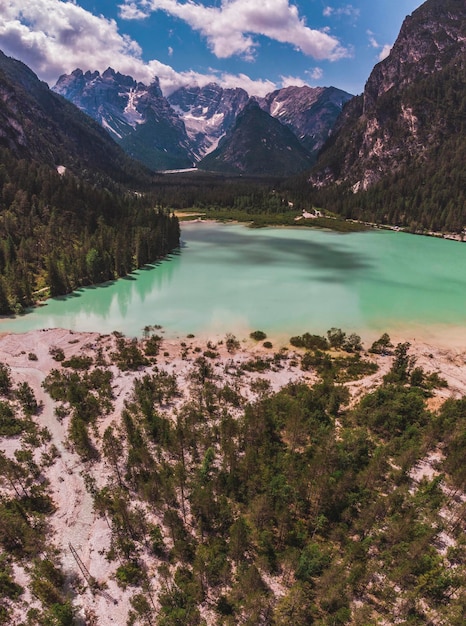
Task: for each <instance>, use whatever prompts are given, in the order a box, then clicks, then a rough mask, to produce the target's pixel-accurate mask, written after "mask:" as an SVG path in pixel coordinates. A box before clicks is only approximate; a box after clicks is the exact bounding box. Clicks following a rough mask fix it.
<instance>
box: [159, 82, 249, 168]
mask: <svg viewBox="0 0 466 626" xmlns="http://www.w3.org/2000/svg"><path fill="white" fill-rule="evenodd" d="M248 99H249V96H248V94H247V92H246V91H244V89H223V88H222V87H220V86H219V85H217V84H216V83H209V84H208V85H206V86H205V87H181V88H180V89H178V90H177V91H175V92H174V93H172V94H171V95H170V96H168V102H169V103H170V105H171V106H172V108H173V109H174V111H176V113H177V114H178V115H179V116H180V118H181V119H182V120H183V122H184V124H185V126H186V130H187V133H188V136H189V138H190V141H191V146H192V150H193V152H194V153H195V155H196V158H197V159H201V158H202V157H203V156H205V155H206V154H208V153H209V152H212V151H213V150H215V148H216V147H217V145H218V142H219V140H220V139H221V138H222V137H223V136H224V135H225V133H227V132H228V131H229V130H230V128H231V127H232V126H233V125H234V123H235V120H236V118H237V116H238V114H239V113H241V111H242V110H243V109H244V107H245V106H246V103H247V102H248Z"/></svg>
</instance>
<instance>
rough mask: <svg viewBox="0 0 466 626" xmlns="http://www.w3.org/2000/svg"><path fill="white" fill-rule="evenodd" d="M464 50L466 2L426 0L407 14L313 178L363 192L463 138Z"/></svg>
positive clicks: (348, 108) (345, 115) (349, 107)
mask: <svg viewBox="0 0 466 626" xmlns="http://www.w3.org/2000/svg"><path fill="white" fill-rule="evenodd" d="M465 51H466V4H465V3H464V0H427V2H425V3H424V4H423V5H422V6H421V7H419V8H418V9H417V10H416V11H414V13H413V14H412V15H411V16H409V17H407V18H406V20H405V21H404V23H403V26H402V28H401V31H400V34H399V36H398V38H397V40H396V43H395V45H394V46H393V49H392V51H391V54H390V55H389V56H388V57H387V58H386V59H385V60H384V61H382V62H381V63H379V64H378V65H376V66H375V68H374V70H373V71H372V73H371V75H370V77H369V80H368V81H367V84H366V87H365V90H364V93H363V95H362V96H360V97H357V98H355V99H353V100H352V101H351V102H350V103H349V104H348V105H347V106H346V107H345V110H344V112H343V115H342V117H341V118H340V120H339V122H338V127H337V128H336V129H335V131H336V132H335V133H334V135H333V137H332V138H331V140H330V141H329V143H328V144H327V146H326V147H325V149H324V151H323V153H322V155H321V157H320V160H319V163H318V166H317V168H316V170H315V171H314V173H313V175H312V181H313V182H314V183H315V184H318V185H328V184H330V183H335V182H336V183H338V184H341V183H348V184H350V185H351V186H352V187H353V191H358V190H361V189H362V190H364V189H367V188H369V187H371V186H372V185H374V184H375V183H376V182H377V181H380V180H382V179H383V178H384V177H386V176H387V175H389V174H391V173H393V172H395V171H400V172H401V171H407V168H412V167H418V166H422V165H423V164H427V163H429V160H431V159H435V158H436V151H438V150H439V149H440V148H441V147H443V146H444V145H445V142H448V141H451V140H452V139H455V140H456V138H457V137H458V136H459V135H460V136H461V135H462V136H463V137H464V136H465V134H464V115H465V99H464V95H465V89H466V79H465V59H466V54H465ZM407 175H409V174H407Z"/></svg>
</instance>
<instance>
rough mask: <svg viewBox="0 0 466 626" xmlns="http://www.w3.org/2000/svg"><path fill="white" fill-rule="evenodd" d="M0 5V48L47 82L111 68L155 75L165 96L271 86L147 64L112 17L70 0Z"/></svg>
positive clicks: (142, 76)
mask: <svg viewBox="0 0 466 626" xmlns="http://www.w3.org/2000/svg"><path fill="white" fill-rule="evenodd" d="M0 3H1V14H2V20H1V21H0V48H1V49H2V50H3V52H4V53H5V54H7V55H9V56H12V57H14V58H16V59H20V60H21V61H23V62H24V63H26V64H27V65H28V66H29V67H31V69H32V70H33V71H34V72H36V74H38V76H39V77H40V78H41V79H42V80H45V81H47V82H48V83H49V84H54V83H55V81H56V80H57V79H58V77H59V76H60V75H61V74H68V73H70V72H72V71H73V70H74V69H76V68H77V67H80V68H81V69H82V70H83V71H86V70H91V71H94V70H99V71H100V72H103V71H104V70H105V69H107V67H109V66H111V67H113V68H114V69H115V70H117V71H119V72H121V73H122V74H128V75H130V76H133V78H135V79H136V80H138V81H142V82H144V83H146V84H149V83H151V82H152V80H153V79H154V76H158V77H159V79H160V84H161V87H162V90H163V92H164V93H165V95H168V94H169V93H171V92H172V91H174V90H175V89H177V88H178V87H181V86H183V85H200V86H203V85H205V84H207V83H209V82H212V81H216V82H218V83H219V84H220V85H222V86H224V87H244V88H245V89H246V90H247V91H248V92H249V93H250V94H255V95H265V94H266V93H268V92H269V91H272V90H273V89H276V85H275V84H274V83H272V82H271V81H254V80H252V79H251V78H249V77H248V76H246V75H244V74H239V75H233V74H217V73H215V72H212V73H209V74H200V73H198V72H194V71H185V72H176V71H175V70H174V69H173V68H172V67H170V66H169V65H166V64H164V63H161V62H160V61H158V60H156V59H154V60H152V61H149V62H148V63H146V62H144V61H143V60H142V59H141V48H140V47H139V45H138V44H137V43H136V42H135V41H134V40H132V39H131V38H130V37H128V36H127V35H124V34H121V33H120V32H119V31H118V26H117V24H116V22H115V21H114V20H109V19H106V18H105V17H103V16H96V15H93V14H92V13H89V12H88V11H86V10H85V9H83V8H82V7H80V6H78V5H76V4H74V3H73V2H62V1H61V0H34V2H25V0H6V1H5V0H0ZM134 14H135V13H134V12H133V15H134Z"/></svg>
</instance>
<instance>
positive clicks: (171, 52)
mask: <svg viewBox="0 0 466 626" xmlns="http://www.w3.org/2000/svg"><path fill="white" fill-rule="evenodd" d="M168 56H169V57H172V56H173V48H172V47H171V46H168Z"/></svg>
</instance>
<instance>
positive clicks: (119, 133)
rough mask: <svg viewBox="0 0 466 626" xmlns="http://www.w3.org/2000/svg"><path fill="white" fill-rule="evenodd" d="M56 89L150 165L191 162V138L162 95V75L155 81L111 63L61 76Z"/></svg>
mask: <svg viewBox="0 0 466 626" xmlns="http://www.w3.org/2000/svg"><path fill="white" fill-rule="evenodd" d="M54 91H56V92H57V93H59V94H60V95H62V96H64V97H65V98H67V99H68V100H70V101H71V102H73V104H75V105H76V106H77V107H79V108H80V109H81V110H82V111H84V112H86V113H87V114H88V115H90V116H91V117H93V118H94V119H95V120H97V121H98V122H99V123H100V124H101V125H102V126H103V127H104V128H105V129H106V130H107V131H108V132H109V133H110V135H111V136H112V137H113V139H115V141H116V142H117V143H119V144H120V145H121V146H122V148H124V150H125V151H126V152H127V153H128V154H130V155H131V156H132V157H134V158H137V159H138V160H139V161H141V162H142V163H144V164H145V165H147V166H148V167H150V168H151V169H155V170H157V169H166V168H183V167H190V166H191V165H192V164H193V161H194V155H193V153H192V152H191V148H190V141H189V138H188V135H187V133H186V129H185V126H184V124H183V121H182V120H181V119H180V117H179V116H178V115H177V114H176V113H175V111H174V110H173V109H172V108H171V107H170V105H169V103H168V102H167V100H166V98H164V96H163V95H162V91H161V89H160V85H159V81H158V79H157V78H155V79H154V81H153V83H152V84H151V85H150V86H148V87H147V86H146V85H144V84H143V83H138V82H136V81H135V80H134V79H133V78H132V77H131V76H124V75H122V74H120V73H119V72H115V71H114V70H113V69H112V68H108V69H107V70H106V71H105V72H103V74H100V73H99V72H86V73H83V72H82V71H81V70H80V69H77V70H75V71H74V72H72V73H71V74H69V75H64V76H61V77H60V78H59V80H58V82H57V84H56V85H55V87H54Z"/></svg>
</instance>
